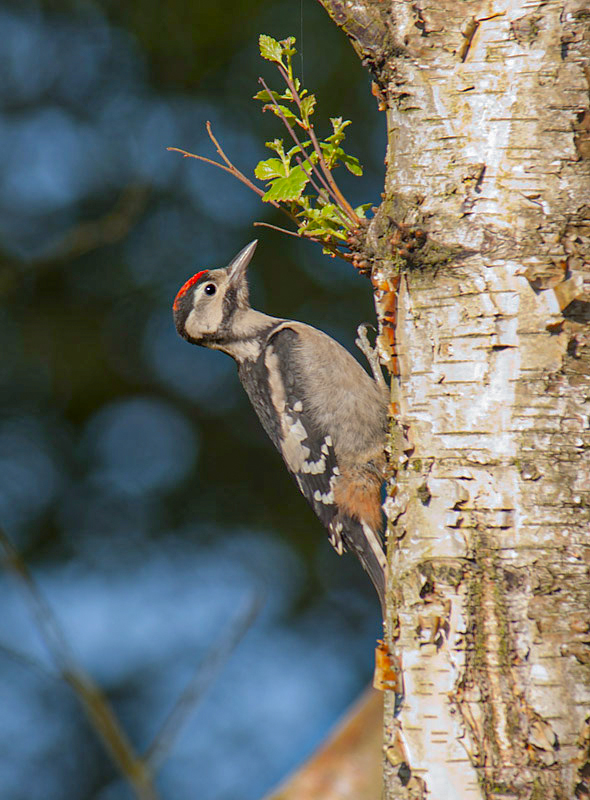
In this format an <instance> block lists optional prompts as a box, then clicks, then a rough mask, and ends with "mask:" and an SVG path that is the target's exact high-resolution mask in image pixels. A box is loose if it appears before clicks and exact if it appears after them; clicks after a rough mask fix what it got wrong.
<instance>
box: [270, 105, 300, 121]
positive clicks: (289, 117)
mask: <svg viewBox="0 0 590 800" xmlns="http://www.w3.org/2000/svg"><path fill="white" fill-rule="evenodd" d="M266 109H269V111H272V112H273V113H275V114H276V115H277V117H279V119H280V116H281V115H280V113H279V109H280V110H281V111H282V112H283V116H284V117H285V119H286V120H288V121H290V122H291V121H292V122H296V121H297V119H298V118H297V117H296V116H295V114H294V113H293V112H292V111H291V109H290V108H287V106H284V105H282V104H281V103H277V104H276V105H275V104H274V103H272V104H271V103H268V104H267V105H265V106H264V110H265V111H266Z"/></svg>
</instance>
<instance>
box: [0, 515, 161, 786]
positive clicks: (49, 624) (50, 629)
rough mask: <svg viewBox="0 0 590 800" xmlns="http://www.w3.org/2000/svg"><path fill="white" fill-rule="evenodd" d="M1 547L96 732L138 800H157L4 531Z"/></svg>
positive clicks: (0, 536) (147, 775) (148, 779)
mask: <svg viewBox="0 0 590 800" xmlns="http://www.w3.org/2000/svg"><path fill="white" fill-rule="evenodd" d="M0 545H1V546H2V548H3V550H4V562H5V566H6V568H7V569H8V570H9V571H10V572H11V573H12V574H13V575H14V576H15V577H16V578H17V580H18V582H19V584H20V586H21V588H22V590H23V592H24V594H25V596H26V598H27V600H28V601H29V603H30V605H31V607H32V610H33V614H34V616H35V618H36V620H37V626H38V629H39V633H40V634H41V637H42V638H43V641H44V643H45V646H46V647H47V650H48V651H49V653H50V654H51V656H52V658H53V660H54V661H55V664H56V666H57V667H58V669H59V671H60V674H61V677H62V678H63V680H64V681H66V682H67V683H68V684H69V685H70V686H71V687H72V689H73V691H74V693H75V694H76V697H77V698H78V700H79V701H80V704H81V705H82V707H83V709H84V711H85V712H86V715H87V717H88V718H89V720H90V722H91V723H92V725H93V727H94V730H95V731H96V732H97V733H98V735H99V736H100V738H101V740H102V742H103V744H104V746H105V748H106V749H107V751H108V752H109V753H110V755H111V757H112V759H113V761H114V763H115V764H116V765H117V767H118V768H119V770H120V772H121V774H122V775H123V777H124V778H125V779H126V780H127V781H128V782H129V784H130V785H131V787H132V789H133V791H134V793H135V796H136V797H137V800H157V797H158V795H157V793H156V790H155V787H154V785H153V780H152V774H151V772H150V770H149V768H148V766H147V765H146V764H144V763H143V761H142V760H141V758H140V757H139V756H138V755H137V754H136V753H135V750H134V748H133V745H132V744H131V742H130V741H129V739H128V738H127V734H126V733H125V731H124V730H123V729H122V727H121V725H120V723H119V720H118V719H117V717H116V715H115V712H114V711H113V708H112V707H111V705H110V703H109V702H108V700H107V698H106V697H105V696H104V694H103V693H102V691H101V690H100V689H99V687H98V686H97V685H96V684H95V683H94V681H93V680H92V678H91V677H90V676H89V675H88V674H86V672H85V671H84V670H83V669H82V668H81V667H80V666H79V664H77V663H76V661H75V659H74V657H73V654H72V652H71V650H70V648H69V646H68V643H67V641H66V637H65V635H64V633H63V631H62V629H61V626H60V625H59V622H58V621H57V618H56V617H55V615H54V613H53V611H52V610H51V608H50V607H49V605H48V604H47V602H46V601H45V598H44V597H43V595H42V594H41V593H40V591H39V589H38V587H37V585H36V583H35V581H34V580H33V577H32V575H31V573H30V572H29V569H28V567H27V565H26V564H25V562H24V560H23V559H22V558H21V556H20V555H19V553H18V552H17V550H16V549H15V547H14V546H13V544H12V542H11V541H10V539H9V538H8V536H7V535H6V533H5V532H4V531H3V530H2V529H1V528H0Z"/></svg>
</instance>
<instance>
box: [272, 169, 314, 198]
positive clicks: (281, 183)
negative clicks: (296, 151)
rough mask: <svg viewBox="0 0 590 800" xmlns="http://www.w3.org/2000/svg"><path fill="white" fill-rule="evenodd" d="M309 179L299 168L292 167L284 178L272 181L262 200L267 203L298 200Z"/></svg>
mask: <svg viewBox="0 0 590 800" xmlns="http://www.w3.org/2000/svg"><path fill="white" fill-rule="evenodd" d="M308 181H309V178H308V177H307V175H306V174H305V172H304V171H303V170H302V169H301V167H300V166H296V167H294V168H293V169H292V170H291V172H290V173H289V174H288V175H287V177H285V178H276V180H274V181H273V183H272V186H271V187H270V189H269V190H268V191H267V192H266V194H264V196H263V198H262V199H263V200H264V201H265V202H266V203H268V202H269V200H275V201H276V202H282V201H286V200H298V199H299V198H300V197H301V194H302V192H303V190H304V189H305V187H306V186H307V183H308Z"/></svg>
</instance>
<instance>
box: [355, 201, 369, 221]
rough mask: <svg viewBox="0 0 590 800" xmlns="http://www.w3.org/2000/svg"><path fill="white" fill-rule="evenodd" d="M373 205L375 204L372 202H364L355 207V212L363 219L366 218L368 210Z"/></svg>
mask: <svg viewBox="0 0 590 800" xmlns="http://www.w3.org/2000/svg"><path fill="white" fill-rule="evenodd" d="M372 205H373V204H372V203H363V204H362V205H360V206H357V207H356V208H355V209H354V213H355V214H356V215H357V217H360V218H361V219H366V216H367V211H368V210H369V209H370V208H371V206H372Z"/></svg>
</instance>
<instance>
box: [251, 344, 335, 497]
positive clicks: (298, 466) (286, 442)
mask: <svg viewBox="0 0 590 800" xmlns="http://www.w3.org/2000/svg"><path fill="white" fill-rule="evenodd" d="M264 363H265V365H266V368H267V371H268V375H269V385H270V398H271V401H272V404H273V406H274V408H275V410H276V412H277V417H278V419H279V420H280V425H281V440H280V448H281V454H282V456H283V458H284V459H285V463H286V464H287V466H288V467H289V469H290V470H291V472H294V473H295V474H297V473H301V472H303V473H308V474H311V475H321V474H323V473H324V472H325V471H326V456H327V455H328V454H329V448H330V447H331V446H332V439H331V437H330V436H326V437H325V439H324V441H323V443H322V446H321V453H322V455H321V456H320V458H318V459H317V461H313V460H312V459H310V455H311V450H310V449H309V447H307V446H306V445H305V444H303V442H304V441H305V440H306V439H307V438H308V432H307V431H306V429H305V427H304V425H303V423H302V422H301V420H300V419H298V418H297V417H296V415H297V413H301V412H302V411H303V403H302V402H301V400H297V401H296V402H295V403H294V404H293V407H292V408H290V407H289V405H288V403H287V398H286V395H285V387H284V386H283V383H282V381H281V377H280V375H281V371H280V364H279V358H278V356H277V354H276V353H275V351H274V350H273V347H272V345H268V347H267V348H266V352H265V354H264ZM298 483H299V481H298ZM299 486H300V488H301V484H300V483H299ZM316 494H318V492H316ZM314 499H316V500H319V501H320V502H322V503H326V504H328V503H333V502H334V495H333V494H332V490H331V489H330V492H328V493H326V494H322V495H321V500H320V498H319V497H317V498H316V497H315V495H314Z"/></svg>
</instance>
